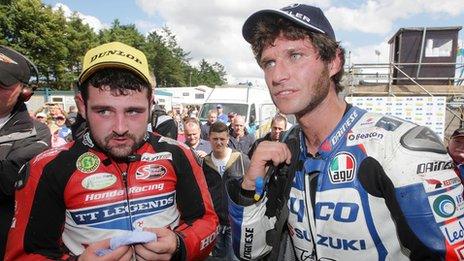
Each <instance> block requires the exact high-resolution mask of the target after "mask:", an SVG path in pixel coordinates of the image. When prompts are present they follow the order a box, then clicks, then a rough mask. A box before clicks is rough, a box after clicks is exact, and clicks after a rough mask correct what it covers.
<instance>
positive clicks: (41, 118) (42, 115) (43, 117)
mask: <svg viewBox="0 0 464 261" xmlns="http://www.w3.org/2000/svg"><path fill="white" fill-rule="evenodd" d="M35 119H36V120H38V121H40V122H41V123H43V124H47V114H45V113H43V112H39V113H37V114H36V115H35Z"/></svg>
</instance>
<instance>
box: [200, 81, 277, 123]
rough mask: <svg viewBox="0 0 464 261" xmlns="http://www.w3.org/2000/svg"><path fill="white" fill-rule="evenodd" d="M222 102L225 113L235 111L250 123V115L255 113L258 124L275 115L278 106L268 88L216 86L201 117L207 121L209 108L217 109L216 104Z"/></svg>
mask: <svg viewBox="0 0 464 261" xmlns="http://www.w3.org/2000/svg"><path fill="white" fill-rule="evenodd" d="M218 104H221V105H222V107H223V108H224V111H223V112H224V114H226V115H227V114H228V113H229V112H235V113H237V114H239V115H242V116H245V119H246V124H248V122H249V119H250V116H252V115H254V117H255V119H256V120H255V121H256V123H257V124H258V125H260V124H261V123H263V122H265V121H267V120H269V119H270V118H272V117H274V115H275V114H276V112H277V108H276V107H275V105H274V103H273V102H272V99H271V95H270V94H269V90H268V89H267V88H260V87H250V86H236V87H216V88H214V89H213V90H212V92H211V93H210V95H209V97H208V98H207V99H206V101H205V103H204V104H203V106H202V107H201V109H200V114H199V119H200V121H201V122H202V123H205V122H206V119H207V117H208V111H209V110H216V105H218Z"/></svg>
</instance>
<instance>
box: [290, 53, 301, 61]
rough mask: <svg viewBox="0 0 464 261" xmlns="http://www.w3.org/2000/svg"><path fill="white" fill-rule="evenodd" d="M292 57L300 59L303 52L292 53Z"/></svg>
mask: <svg viewBox="0 0 464 261" xmlns="http://www.w3.org/2000/svg"><path fill="white" fill-rule="evenodd" d="M290 57H291V58H292V60H298V59H300V58H301V53H292V55H291V56H290Z"/></svg>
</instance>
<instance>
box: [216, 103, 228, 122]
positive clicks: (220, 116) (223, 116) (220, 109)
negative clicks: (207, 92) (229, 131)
mask: <svg viewBox="0 0 464 261" xmlns="http://www.w3.org/2000/svg"><path fill="white" fill-rule="evenodd" d="M216 110H217V119H218V121H222V122H223V123H227V121H228V120H229V119H228V118H227V115H226V114H224V108H223V107H222V104H218V105H216Z"/></svg>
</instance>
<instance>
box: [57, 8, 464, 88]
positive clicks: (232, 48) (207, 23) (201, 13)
mask: <svg viewBox="0 0 464 261" xmlns="http://www.w3.org/2000/svg"><path fill="white" fill-rule="evenodd" d="M135 2H136V4H137V5H138V6H139V7H140V9H141V10H142V11H143V12H145V13H147V14H148V15H150V16H153V17H154V16H157V17H161V18H162V19H163V20H164V24H163V25H166V26H168V27H169V28H170V29H171V30H172V32H173V33H174V35H175V36H176V38H177V40H178V43H179V45H180V46H181V47H182V48H183V49H184V50H185V51H188V52H190V57H191V58H192V64H197V63H198V61H199V60H200V59H203V58H204V59H206V60H207V61H210V62H219V63H221V64H223V65H224V66H225V69H226V71H227V73H228V79H229V83H231V84H235V83H239V82H246V81H249V82H252V83H253V84H256V83H258V84H261V85H263V84H264V82H263V80H262V77H263V76H262V72H261V70H260V68H259V67H258V65H257V64H256V62H255V60H254V58H253V55H252V52H251V50H250V47H249V45H248V44H247V43H246V42H245V41H244V40H243V38H242V35H241V28H242V25H243V22H244V21H245V20H246V18H247V17H248V16H249V15H251V14H252V13H254V12H255V11H257V10H260V9H265V8H280V7H283V6H285V5H288V4H291V3H292V2H293V1H288V0H268V1H249V0H195V1H187V0H135ZM306 3H307V4H314V5H317V6H319V7H321V8H322V9H323V10H324V12H325V14H326V15H327V17H328V19H329V20H330V21H331V23H332V26H333V27H334V30H335V33H336V35H340V32H344V33H346V32H348V33H350V32H355V33H359V32H361V33H364V35H365V37H366V39H367V40H366V41H363V42H364V43H366V44H365V45H364V46H360V45H359V43H358V42H356V41H355V40H351V39H340V40H342V45H343V46H344V47H345V48H346V49H347V51H349V50H350V51H351V55H350V61H351V62H355V63H369V62H372V63H375V62H377V61H380V62H388V55H389V54H388V53H389V46H388V43H387V41H388V39H389V38H390V37H391V36H392V35H393V34H394V33H395V31H396V30H397V29H398V28H399V27H401V24H398V22H401V20H405V19H408V18H410V17H414V16H415V15H417V14H422V15H423V14H425V15H427V16H428V17H430V19H440V18H441V17H459V16H462V15H463V12H464V5H463V4H462V0H442V1H430V0H365V1H356V2H353V3H351V2H350V3H349V2H345V1H337V3H333V2H331V1H330V0H320V1H317V0H310V1H306ZM339 3H342V4H339ZM56 6H62V8H63V10H64V11H65V13H68V15H70V14H71V11H70V10H69V8H68V7H67V6H65V5H63V4H57V5H56ZM56 6H55V7H56ZM66 9H67V10H66ZM78 15H79V16H80V17H81V18H82V19H83V20H84V21H86V22H87V23H88V24H89V25H90V26H92V28H94V30H95V28H102V27H108V26H105V25H104V24H102V23H101V22H100V21H99V20H98V19H97V18H95V17H92V16H87V15H84V14H82V13H78ZM461 21H462V19H461ZM419 22H420V21H419ZM135 24H136V26H137V28H138V29H139V30H140V31H142V32H149V31H153V30H158V29H159V28H160V26H159V24H155V23H153V22H151V21H150V20H148V21H146V20H145V21H142V20H137V21H135ZM460 24H462V23H460ZM418 26H420V24H418ZM372 36H375V37H376V38H377V39H378V38H379V36H380V38H381V39H383V40H381V41H380V42H372V40H369V39H370V38H371V37H372ZM348 37H349V36H348ZM375 50H379V51H380V56H377V55H375ZM347 55H348V54H347Z"/></svg>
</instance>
